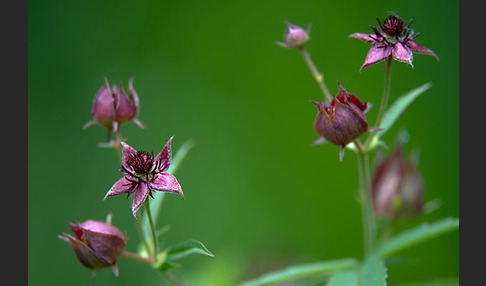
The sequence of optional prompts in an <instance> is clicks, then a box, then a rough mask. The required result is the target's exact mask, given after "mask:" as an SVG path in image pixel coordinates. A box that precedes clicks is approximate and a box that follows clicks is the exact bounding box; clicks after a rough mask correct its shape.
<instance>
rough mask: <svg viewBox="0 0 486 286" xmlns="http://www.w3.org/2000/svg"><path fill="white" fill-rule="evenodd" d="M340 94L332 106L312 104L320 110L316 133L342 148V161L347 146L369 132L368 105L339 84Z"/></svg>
mask: <svg viewBox="0 0 486 286" xmlns="http://www.w3.org/2000/svg"><path fill="white" fill-rule="evenodd" d="M338 86H339V92H338V94H337V95H336V96H335V97H334V98H333V100H332V101H331V103H330V104H326V103H324V102H314V101H313V102H312V103H314V104H315V105H316V106H317V108H318V109H319V111H318V113H317V116H316V119H315V121H314V129H315V130H316V133H317V134H318V135H319V136H321V137H322V138H324V139H325V140H327V141H329V142H330V143H332V144H334V145H338V146H341V153H340V159H341V160H342V158H343V154H344V147H345V146H346V144H348V143H350V142H352V141H353V140H355V139H356V138H358V137H359V136H361V135H362V134H363V133H365V132H367V131H376V129H370V128H368V123H367V122H366V118H365V116H364V115H365V113H366V112H367V111H368V109H369V106H368V103H362V102H361V101H360V100H359V98H358V97H356V96H355V95H352V94H350V93H348V92H347V91H346V90H345V89H344V88H343V87H342V86H341V85H340V84H339V82H338Z"/></svg>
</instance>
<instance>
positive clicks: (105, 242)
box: [58, 220, 126, 276]
mask: <svg viewBox="0 0 486 286" xmlns="http://www.w3.org/2000/svg"><path fill="white" fill-rule="evenodd" d="M68 224H69V228H71V231H72V232H73V233H74V236H71V235H69V234H66V233H63V234H64V236H62V235H59V236H58V237H59V238H60V239H62V240H64V241H66V242H68V243H69V244H71V246H72V247H73V249H74V253H75V254H76V257H77V258H78V260H79V261H80V262H81V264H83V265H84V266H85V267H86V268H89V269H95V270H98V269H101V268H106V267H110V266H111V267H113V272H114V274H115V276H118V269H117V267H116V262H117V260H118V258H119V257H120V255H121V253H122V252H123V249H124V248H125V244H126V237H125V236H124V235H123V234H122V233H121V232H120V231H119V230H118V229H117V228H116V227H114V226H112V225H110V224H107V223H104V222H100V221H94V220H87V221H85V222H83V223H81V224H80V223H79V221H78V223H77V224H72V223H68Z"/></svg>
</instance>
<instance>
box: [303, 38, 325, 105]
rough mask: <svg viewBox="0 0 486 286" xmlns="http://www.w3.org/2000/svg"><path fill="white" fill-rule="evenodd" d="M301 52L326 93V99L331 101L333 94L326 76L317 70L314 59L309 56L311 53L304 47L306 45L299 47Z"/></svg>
mask: <svg viewBox="0 0 486 286" xmlns="http://www.w3.org/2000/svg"><path fill="white" fill-rule="evenodd" d="M299 50H300V52H301V53H302V56H303V57H304V60H305V63H306V64H307V67H309V69H310V71H311V73H312V76H314V79H315V80H316V82H317V84H318V85H319V88H320V89H321V91H322V93H323V94H324V101H326V99H327V101H328V102H331V101H332V95H331V93H330V92H329V89H328V88H327V86H326V83H325V82H324V76H323V75H322V74H321V73H320V72H319V71H318V70H317V67H316V65H315V64H314V62H313V61H312V59H311V58H310V56H309V53H308V52H307V51H306V50H305V49H304V47H302V46H301V47H299Z"/></svg>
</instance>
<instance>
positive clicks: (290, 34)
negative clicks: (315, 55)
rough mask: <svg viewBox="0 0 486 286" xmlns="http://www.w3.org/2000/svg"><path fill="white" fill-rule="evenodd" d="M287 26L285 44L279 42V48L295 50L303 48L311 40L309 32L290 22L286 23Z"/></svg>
mask: <svg viewBox="0 0 486 286" xmlns="http://www.w3.org/2000/svg"><path fill="white" fill-rule="evenodd" d="M285 25H287V29H286V30H285V33H284V41H285V42H284V43H281V42H277V44H278V45H279V46H282V47H285V48H288V49H294V48H297V47H302V46H303V45H304V44H305V43H306V42H307V41H308V40H309V32H308V31H306V30H304V29H303V28H301V27H299V26H296V25H292V24H290V23H289V22H287V21H285Z"/></svg>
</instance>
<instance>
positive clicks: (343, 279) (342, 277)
mask: <svg viewBox="0 0 486 286" xmlns="http://www.w3.org/2000/svg"><path fill="white" fill-rule="evenodd" d="M326 286H358V273H357V272H356V270H345V271H341V272H338V273H335V274H333V275H332V276H331V277H330V278H329V281H327V284H326Z"/></svg>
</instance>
